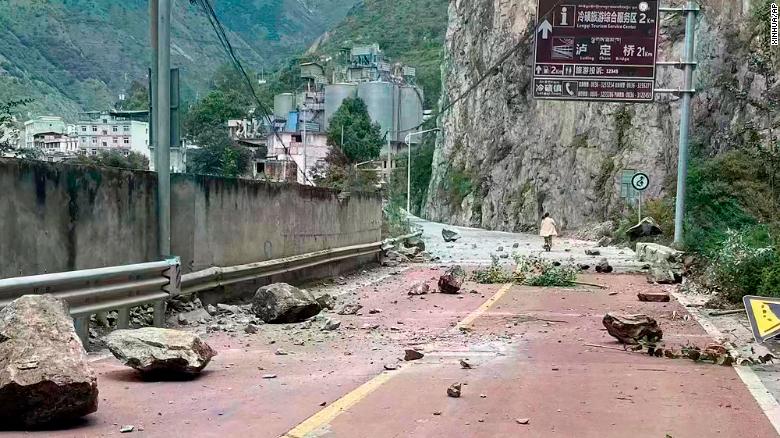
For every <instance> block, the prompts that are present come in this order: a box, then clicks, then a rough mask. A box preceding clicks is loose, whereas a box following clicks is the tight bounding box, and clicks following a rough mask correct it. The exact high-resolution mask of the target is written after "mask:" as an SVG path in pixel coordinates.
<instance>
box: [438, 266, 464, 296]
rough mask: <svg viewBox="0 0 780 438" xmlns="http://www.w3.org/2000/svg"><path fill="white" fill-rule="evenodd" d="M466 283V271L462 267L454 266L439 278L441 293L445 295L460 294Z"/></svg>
mask: <svg viewBox="0 0 780 438" xmlns="http://www.w3.org/2000/svg"><path fill="white" fill-rule="evenodd" d="M464 281H466V271H464V270H463V267H461V266H460V265H454V266H451V267H449V268H447V270H446V271H444V275H442V276H441V277H439V292H441V293H443V294H457V293H459V292H460V288H461V286H463V282H464Z"/></svg>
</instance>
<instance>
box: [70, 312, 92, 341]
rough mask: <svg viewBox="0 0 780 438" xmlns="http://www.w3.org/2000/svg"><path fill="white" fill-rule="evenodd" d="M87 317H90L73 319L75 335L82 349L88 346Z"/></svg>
mask: <svg viewBox="0 0 780 438" xmlns="http://www.w3.org/2000/svg"><path fill="white" fill-rule="evenodd" d="M89 317H90V315H87V316H79V317H76V318H73V328H75V329H76V334H77V335H78V337H79V339H81V343H82V344H83V345H84V348H87V347H88V346H89Z"/></svg>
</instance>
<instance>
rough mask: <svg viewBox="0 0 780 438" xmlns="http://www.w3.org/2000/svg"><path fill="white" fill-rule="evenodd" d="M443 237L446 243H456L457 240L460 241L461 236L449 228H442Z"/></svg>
mask: <svg viewBox="0 0 780 438" xmlns="http://www.w3.org/2000/svg"><path fill="white" fill-rule="evenodd" d="M441 237H442V238H443V239H444V241H445V242H455V241H456V240H458V239H460V234H458V233H457V231H453V230H450V229H448V228H442V230H441Z"/></svg>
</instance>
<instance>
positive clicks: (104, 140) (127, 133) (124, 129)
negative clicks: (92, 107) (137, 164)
mask: <svg viewBox="0 0 780 438" xmlns="http://www.w3.org/2000/svg"><path fill="white" fill-rule="evenodd" d="M76 131H77V134H78V138H79V149H80V150H81V151H83V152H84V153H86V154H87V155H97V154H98V152H100V151H118V152H121V153H123V154H125V155H127V154H128V153H129V152H130V151H133V152H137V153H139V154H142V155H144V156H146V157H147V158H149V159H150V160H151V157H152V154H151V150H150V149H149V124H148V123H146V122H142V121H138V120H132V119H131V118H129V117H124V116H120V115H117V114H111V113H109V112H107V111H104V112H99V111H93V112H87V113H82V114H80V115H79V121H78V123H77V124H76Z"/></svg>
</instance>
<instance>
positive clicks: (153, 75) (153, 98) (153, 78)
mask: <svg viewBox="0 0 780 438" xmlns="http://www.w3.org/2000/svg"><path fill="white" fill-rule="evenodd" d="M158 3H159V2H158V0H149V24H150V26H149V28H150V30H151V32H150V33H151V35H150V43H151V44H150V45H151V49H152V65H151V67H150V68H149V104H150V106H151V111H150V112H149V147H150V148H152V149H153V150H154V154H155V156H154V157H153V158H154V163H155V170H157V166H158V164H159V163H160V160H159V159H158V158H157V153H158V152H159V151H160V149H159V148H158V147H157V88H158V86H157V62H158V56H157V20H158V18H157V11H158V9H159V5H158Z"/></svg>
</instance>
